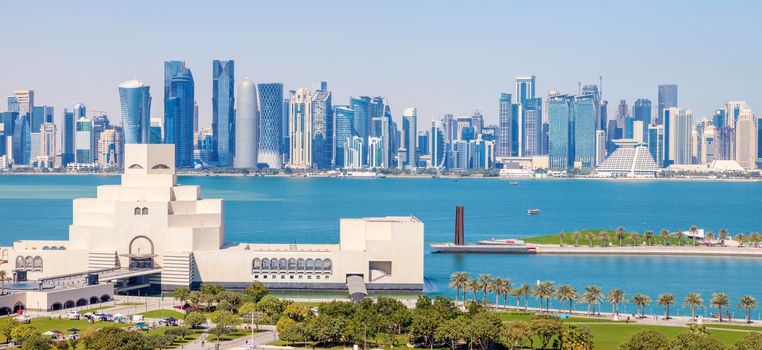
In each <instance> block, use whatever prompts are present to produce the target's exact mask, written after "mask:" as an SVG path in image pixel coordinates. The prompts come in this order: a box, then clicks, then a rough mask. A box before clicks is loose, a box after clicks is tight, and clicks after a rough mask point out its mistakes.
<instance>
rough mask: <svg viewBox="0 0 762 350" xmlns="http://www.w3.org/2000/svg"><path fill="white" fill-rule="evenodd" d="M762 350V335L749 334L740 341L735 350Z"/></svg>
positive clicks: (756, 333)
mask: <svg viewBox="0 0 762 350" xmlns="http://www.w3.org/2000/svg"><path fill="white" fill-rule="evenodd" d="M759 349H762V333H759V332H751V333H747V334H746V336H744V337H743V339H741V340H739V341H738V342H737V343H736V344H735V345H734V346H733V350H759Z"/></svg>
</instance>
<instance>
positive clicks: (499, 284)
mask: <svg viewBox="0 0 762 350" xmlns="http://www.w3.org/2000/svg"><path fill="white" fill-rule="evenodd" d="M490 289H491V290H492V292H493V293H495V305H498V303H499V301H498V298H499V297H500V296H502V297H503V306H506V302H507V299H508V294H510V293H511V280H510V279H507V278H500V277H498V278H495V279H493V280H492V286H491V287H490Z"/></svg>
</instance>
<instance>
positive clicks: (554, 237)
mask: <svg viewBox="0 0 762 350" xmlns="http://www.w3.org/2000/svg"><path fill="white" fill-rule="evenodd" d="M659 231H660V229H659V230H655V231H654V235H653V236H652V237H651V244H652V245H663V244H665V243H668V244H669V245H673V246H674V245H678V239H677V237H674V236H669V237H667V238H662V237H660V236H659ZM574 232H579V244H578V245H579V246H588V245H590V244H591V243H590V241H588V239H587V235H588V233H590V234H592V237H591V238H592V245H593V246H596V247H602V246H607V245H608V244H606V241H604V240H601V239H600V238H601V232H607V233H608V236H609V239H608V243H609V244H610V245H619V241H618V240H617V238H616V231H615V230H591V229H587V230H580V231H572V232H564V244H566V245H575V243H576V241H575V239H574ZM633 234H636V235H637V237H636V239H635V244H636V245H639V244H643V243H644V242H645V240H646V238H645V236H644V235H643V233H642V232H625V234H624V238H623V239H622V245H623V246H626V245H632V235H633ZM522 240H523V241H525V242H527V243H534V244H559V243H561V238H560V235H559V233H554V234H549V235H540V236H534V237H527V238H522ZM680 242H682V243H680V244H682V245H692V244H693V241H691V240H689V239H687V238H685V237H683V238H682V239H681V240H680Z"/></svg>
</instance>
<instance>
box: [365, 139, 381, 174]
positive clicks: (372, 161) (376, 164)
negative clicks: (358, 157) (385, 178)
mask: <svg viewBox="0 0 762 350" xmlns="http://www.w3.org/2000/svg"><path fill="white" fill-rule="evenodd" d="M383 156H384V145H383V141H382V140H381V138H380V137H374V136H371V137H368V167H370V168H383V167H384V160H383Z"/></svg>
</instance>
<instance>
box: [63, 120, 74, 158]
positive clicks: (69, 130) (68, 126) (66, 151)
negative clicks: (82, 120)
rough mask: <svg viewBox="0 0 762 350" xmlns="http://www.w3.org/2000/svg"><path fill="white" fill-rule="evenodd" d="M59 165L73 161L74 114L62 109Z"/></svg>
mask: <svg viewBox="0 0 762 350" xmlns="http://www.w3.org/2000/svg"><path fill="white" fill-rule="evenodd" d="M61 141H62V143H63V145H61V151H62V152H61V163H63V165H64V166H66V164H69V163H71V162H73V161H74V112H72V111H68V110H66V109H64V115H63V130H62V131H61Z"/></svg>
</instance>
